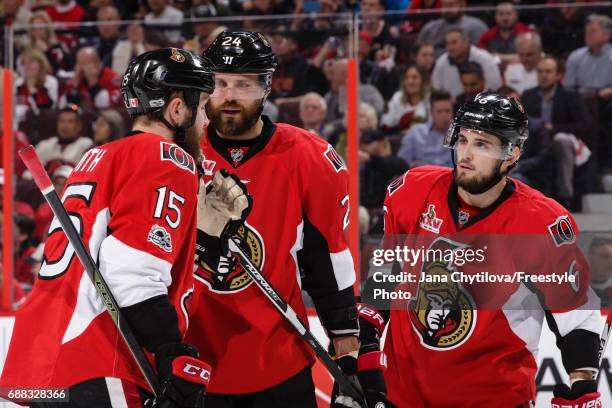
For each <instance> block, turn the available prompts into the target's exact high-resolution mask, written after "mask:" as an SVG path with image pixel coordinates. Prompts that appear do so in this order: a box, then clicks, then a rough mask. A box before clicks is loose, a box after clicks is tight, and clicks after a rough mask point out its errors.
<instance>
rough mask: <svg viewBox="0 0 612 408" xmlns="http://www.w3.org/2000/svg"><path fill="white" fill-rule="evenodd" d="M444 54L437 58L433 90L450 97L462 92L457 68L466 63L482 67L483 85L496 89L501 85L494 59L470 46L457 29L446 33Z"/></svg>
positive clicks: (487, 53) (464, 35) (432, 80)
mask: <svg viewBox="0 0 612 408" xmlns="http://www.w3.org/2000/svg"><path fill="white" fill-rule="evenodd" d="M445 41H446V52H445V53H444V54H442V55H440V57H439V58H438V60H437V61H436V65H435V67H434V70H433V74H432V79H431V82H432V85H433V87H434V89H436V90H439V91H446V92H448V93H450V94H451V96H452V97H457V96H458V95H460V94H461V93H462V92H463V85H462V84H461V78H460V76H459V67H460V66H461V65H462V64H465V63H467V62H476V63H478V64H480V66H481V67H482V71H483V73H484V77H485V85H486V87H487V88H488V89H497V88H499V87H500V86H501V85H502V80H501V75H500V73H499V68H498V66H497V62H496V61H495V58H494V57H493V56H492V55H491V54H489V52H488V51H485V50H482V49H480V48H478V47H476V46H474V45H470V41H469V39H468V37H467V35H466V34H465V33H464V32H463V31H462V30H461V29H459V28H452V29H449V30H448V31H447V32H446V35H445Z"/></svg>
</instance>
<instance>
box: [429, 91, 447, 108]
mask: <svg viewBox="0 0 612 408" xmlns="http://www.w3.org/2000/svg"><path fill="white" fill-rule="evenodd" d="M440 101H449V102H452V97H451V95H450V94H449V93H448V92H446V91H433V92H432V93H431V95H430V96H429V104H430V106H431V107H432V108H433V105H434V103H436V102H440Z"/></svg>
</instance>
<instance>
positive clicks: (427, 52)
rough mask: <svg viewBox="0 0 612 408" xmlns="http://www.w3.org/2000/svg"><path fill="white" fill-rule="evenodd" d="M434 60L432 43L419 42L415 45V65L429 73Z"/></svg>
mask: <svg viewBox="0 0 612 408" xmlns="http://www.w3.org/2000/svg"><path fill="white" fill-rule="evenodd" d="M435 62H436V54H435V52H434V46H433V45H432V44H429V43H419V44H417V45H416V46H415V52H414V63H415V64H416V65H417V67H419V68H421V69H423V70H425V71H426V72H428V73H429V74H430V75H431V72H432V71H433V68H434V64H435Z"/></svg>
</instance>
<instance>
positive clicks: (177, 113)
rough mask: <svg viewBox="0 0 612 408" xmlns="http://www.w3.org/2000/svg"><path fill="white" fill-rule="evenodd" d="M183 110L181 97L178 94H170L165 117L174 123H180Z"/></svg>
mask: <svg viewBox="0 0 612 408" xmlns="http://www.w3.org/2000/svg"><path fill="white" fill-rule="evenodd" d="M183 110H185V102H183V99H182V98H181V97H180V96H178V95H176V96H172V97H171V98H170V100H169V101H168V105H167V106H166V119H167V120H168V121H169V122H170V123H172V124H174V125H177V124H179V123H181V122H182V117H183V116H184V113H183Z"/></svg>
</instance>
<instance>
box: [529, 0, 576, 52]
mask: <svg viewBox="0 0 612 408" xmlns="http://www.w3.org/2000/svg"><path fill="white" fill-rule="evenodd" d="M574 2H575V0H566V1H563V3H566V4H567V3H574ZM585 19H586V16H585V12H584V10H583V7H578V6H573V5H567V6H562V7H560V8H555V9H552V10H551V11H550V12H548V13H546V18H545V20H544V24H542V26H541V27H542V29H541V32H540V34H541V36H542V43H543V44H544V49H545V50H546V52H547V53H549V54H552V55H553V56H555V57H557V58H563V59H565V58H566V57H567V55H568V54H569V53H570V52H572V51H573V50H575V49H576V48H579V47H582V46H583V45H584V42H583V37H584V22H585Z"/></svg>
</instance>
